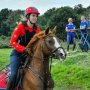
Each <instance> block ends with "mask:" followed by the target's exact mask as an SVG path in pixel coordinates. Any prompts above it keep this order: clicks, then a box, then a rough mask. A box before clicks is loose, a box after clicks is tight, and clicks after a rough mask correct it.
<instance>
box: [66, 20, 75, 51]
mask: <svg viewBox="0 0 90 90" xmlns="http://www.w3.org/2000/svg"><path fill="white" fill-rule="evenodd" d="M66 32H67V51H69V45H70V44H73V49H72V50H73V51H74V49H75V46H76V43H75V25H74V24H73V20H72V18H69V19H68V24H67V25H66Z"/></svg>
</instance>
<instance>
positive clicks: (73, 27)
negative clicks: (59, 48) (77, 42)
mask: <svg viewBox="0 0 90 90" xmlns="http://www.w3.org/2000/svg"><path fill="white" fill-rule="evenodd" d="M66 29H68V30H73V29H75V25H74V24H73V23H72V24H67V25H66ZM70 33H74V32H67V34H70Z"/></svg>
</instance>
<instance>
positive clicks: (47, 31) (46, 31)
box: [45, 27, 49, 35]
mask: <svg viewBox="0 0 90 90" xmlns="http://www.w3.org/2000/svg"><path fill="white" fill-rule="evenodd" d="M48 33H49V27H48V28H47V29H46V30H45V35H47V34H48Z"/></svg>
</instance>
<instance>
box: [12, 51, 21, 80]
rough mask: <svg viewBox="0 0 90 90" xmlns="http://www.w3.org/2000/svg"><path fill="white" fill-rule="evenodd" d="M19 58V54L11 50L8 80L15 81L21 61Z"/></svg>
mask: <svg viewBox="0 0 90 90" xmlns="http://www.w3.org/2000/svg"><path fill="white" fill-rule="evenodd" d="M20 56H21V53H18V52H17V51H16V50H13V51H12V53H11V55H10V68H11V76H10V80H13V81H16V77H17V72H18V69H19V66H20V65H21V61H22V60H21V58H20Z"/></svg>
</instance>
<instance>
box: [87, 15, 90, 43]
mask: <svg viewBox="0 0 90 90" xmlns="http://www.w3.org/2000/svg"><path fill="white" fill-rule="evenodd" d="M87 29H88V33H89V35H88V42H89V44H90V14H89V15H88V22H87Z"/></svg>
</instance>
